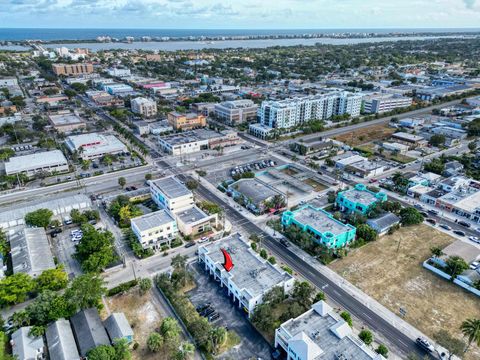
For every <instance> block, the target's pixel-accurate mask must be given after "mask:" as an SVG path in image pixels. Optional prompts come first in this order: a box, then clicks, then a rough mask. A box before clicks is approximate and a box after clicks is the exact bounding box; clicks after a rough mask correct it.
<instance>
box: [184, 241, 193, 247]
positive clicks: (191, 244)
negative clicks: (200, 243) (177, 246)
mask: <svg viewBox="0 0 480 360" xmlns="http://www.w3.org/2000/svg"><path fill="white" fill-rule="evenodd" d="M192 246H195V242H194V241H189V242H187V244H186V245H185V247H186V248H189V247H192Z"/></svg>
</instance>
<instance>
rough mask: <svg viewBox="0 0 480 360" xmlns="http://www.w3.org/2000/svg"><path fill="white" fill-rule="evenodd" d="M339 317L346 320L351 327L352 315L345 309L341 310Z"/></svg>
mask: <svg viewBox="0 0 480 360" xmlns="http://www.w3.org/2000/svg"><path fill="white" fill-rule="evenodd" d="M340 317H341V318H342V319H343V320H345V321H346V322H347V324H348V325H349V326H350V327H353V321H352V315H350V313H348V312H347V311H342V312H341V313H340Z"/></svg>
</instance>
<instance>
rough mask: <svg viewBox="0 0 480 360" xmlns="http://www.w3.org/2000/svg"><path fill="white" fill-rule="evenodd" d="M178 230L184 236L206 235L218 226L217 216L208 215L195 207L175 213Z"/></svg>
mask: <svg viewBox="0 0 480 360" xmlns="http://www.w3.org/2000/svg"><path fill="white" fill-rule="evenodd" d="M175 218H176V219H177V225H178V230H179V231H180V232H181V233H182V234H183V235H186V236H189V235H190V236H193V237H195V236H197V235H200V234H205V233H208V232H210V231H211V230H212V228H216V227H217V226H218V218H217V214H213V215H208V214H206V213H205V212H204V211H202V210H201V209H200V208H198V207H197V206H195V205H194V206H192V207H191V208H189V209H185V210H182V211H178V212H176V213H175Z"/></svg>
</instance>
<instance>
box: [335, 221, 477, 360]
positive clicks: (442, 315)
mask: <svg viewBox="0 0 480 360" xmlns="http://www.w3.org/2000/svg"><path fill="white" fill-rule="evenodd" d="M453 241H455V239H454V238H452V237H451V236H449V235H447V234H445V233H442V232H440V231H437V230H435V229H433V228H431V227H429V226H426V225H418V226H413V227H406V228H402V229H400V230H399V231H397V232H395V233H394V234H393V235H386V236H384V237H381V238H380V239H378V240H377V241H375V242H373V243H370V244H368V245H366V246H364V247H362V248H359V249H355V250H352V251H350V253H349V254H348V256H347V257H346V258H344V259H342V260H339V261H336V262H334V263H332V264H330V265H329V266H330V267H331V268H332V269H333V270H335V271H336V272H337V273H338V274H340V275H341V276H343V277H345V278H346V279H347V280H348V281H350V282H351V283H353V284H355V285H356V286H358V287H359V288H360V289H362V290H363V291H364V292H366V293H367V294H369V295H370V296H372V297H373V298H375V299H376V300H378V301H379V302H380V303H381V304H383V305H384V306H386V307H387V308H389V309H390V310H391V311H393V312H394V313H396V314H399V308H400V307H402V308H404V309H405V310H406V311H407V314H406V317H405V320H406V321H408V322H409V323H410V324H412V325H413V326H415V327H417V328H418V329H420V330H421V331H423V332H424V333H425V334H427V335H428V336H430V337H433V336H434V334H435V333H436V332H438V331H439V330H441V329H445V330H447V331H449V332H450V333H451V335H453V336H455V337H458V338H461V332H460V330H459V327H460V324H461V323H462V321H463V320H465V319H467V318H479V317H480V299H479V298H478V297H476V296H475V295H473V294H470V293H468V292H466V291H464V290H462V289H461V288H460V287H458V286H456V285H454V284H452V283H450V282H448V281H446V280H444V279H442V278H440V277H437V276H436V275H434V274H433V273H431V272H430V271H428V270H426V269H424V268H423V267H422V265H421V264H422V262H423V261H424V260H425V259H427V258H428V257H430V248H431V247H433V246H438V247H441V248H443V247H445V246H446V245H448V244H450V243H452V242H453ZM397 249H398V252H397ZM479 358H480V349H478V348H474V349H472V351H470V352H469V353H468V354H467V356H466V357H465V359H472V360H473V359H479Z"/></svg>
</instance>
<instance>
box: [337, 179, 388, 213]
mask: <svg viewBox="0 0 480 360" xmlns="http://www.w3.org/2000/svg"><path fill="white" fill-rule="evenodd" d="M384 201H387V194H385V193H383V192H381V191H380V192H378V193H375V192H373V191H371V190H368V189H367V187H366V186H365V185H364V184H357V185H355V187H354V188H353V189H349V190H345V191H341V192H339V193H338V195H337V200H336V203H337V205H338V206H339V207H340V209H341V210H342V211H346V212H354V211H355V212H358V213H361V214H364V215H365V214H367V213H368V212H369V211H370V209H371V208H372V207H373V206H374V205H375V204H376V203H379V202H384Z"/></svg>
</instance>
